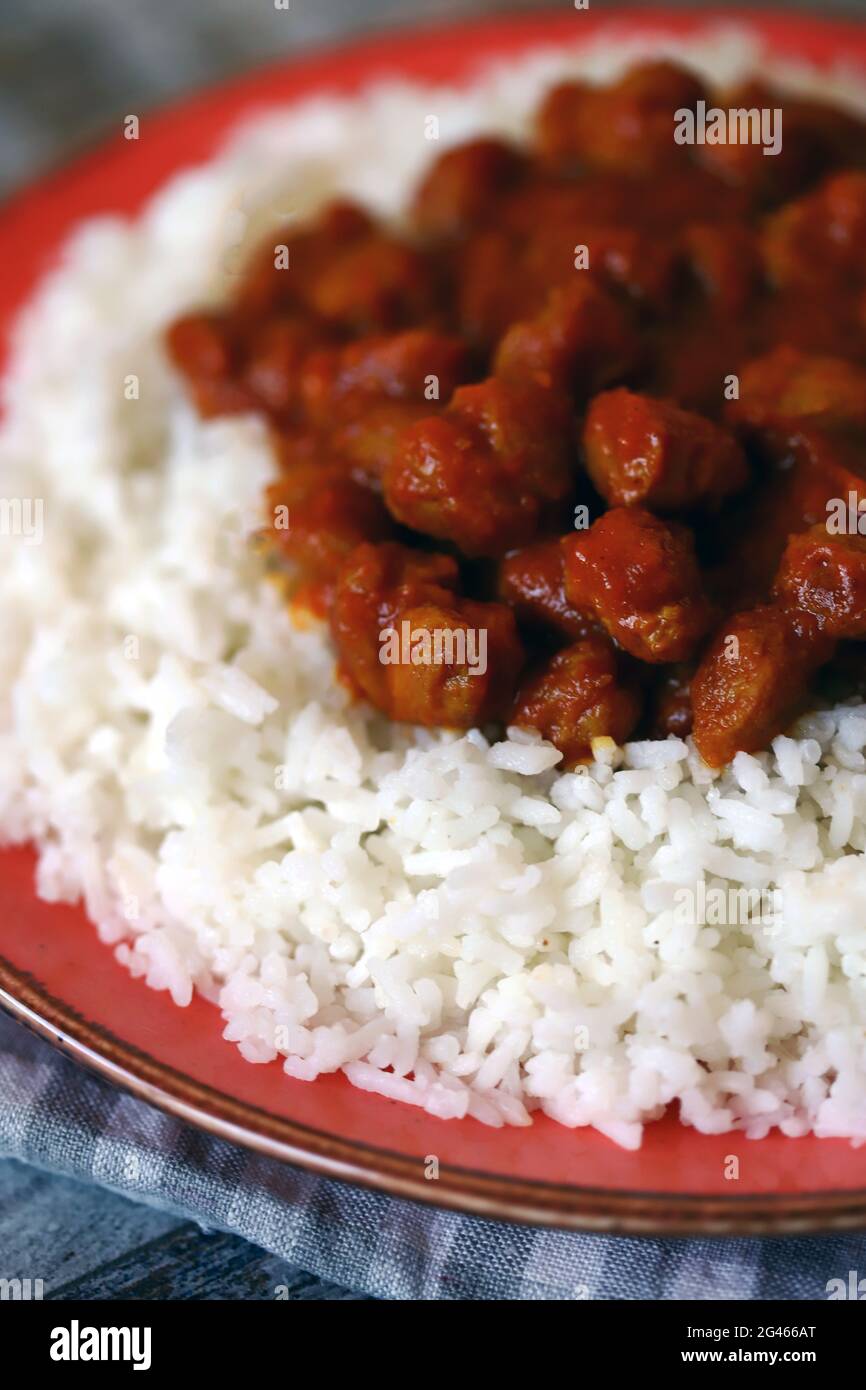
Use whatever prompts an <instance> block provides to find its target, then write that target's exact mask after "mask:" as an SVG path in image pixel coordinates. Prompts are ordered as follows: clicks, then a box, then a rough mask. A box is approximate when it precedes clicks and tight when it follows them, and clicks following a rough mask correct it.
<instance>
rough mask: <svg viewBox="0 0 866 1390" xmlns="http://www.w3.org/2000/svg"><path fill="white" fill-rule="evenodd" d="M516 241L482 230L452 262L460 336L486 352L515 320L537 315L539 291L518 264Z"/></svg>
mask: <svg viewBox="0 0 866 1390" xmlns="http://www.w3.org/2000/svg"><path fill="white" fill-rule="evenodd" d="M522 256H523V250H522V243H521V241H520V240H519V239H518V238H517V237H516V236H515V235H514V234H513V233H511V232H508V231H504V230H502V229H501V228H499V227H496V228H485V229H484V230H483V231H480V232H479V233H477V234H476V235H474V236H471V237H469V239H468V240H467V241H466V243H465V245H463V246H461V249H460V254H459V256H458V257H457V258H456V262H455V279H456V296H457V316H458V319H459V322H460V328H461V331H462V332H463V333H464V334H465V335H466V337H467V338H468V339H469V340H470V341H471V342H472V343H473V344H475V345H477V346H479V347H482V348H485V349H488V348H492V347H493V345H494V344H495V343H496V342H498V340H499V339H500V338H501V337H502V335H503V333H505V331H506V330H507V329H508V328H509V327H510V325H511V324H512V323H514V322H515V321H516V320H518V319H525V318H529V317H530V316H531V315H533V314H536V313H538V312H539V311H540V309H541V307H542V305H543V303H544V294H545V291H544V289H542V288H540V287H539V286H538V285H537V284H535V283H533V280H532V277H531V276H530V274H529V272H528V270H527V268H526V266H525V265H524V264H523V259H522Z"/></svg>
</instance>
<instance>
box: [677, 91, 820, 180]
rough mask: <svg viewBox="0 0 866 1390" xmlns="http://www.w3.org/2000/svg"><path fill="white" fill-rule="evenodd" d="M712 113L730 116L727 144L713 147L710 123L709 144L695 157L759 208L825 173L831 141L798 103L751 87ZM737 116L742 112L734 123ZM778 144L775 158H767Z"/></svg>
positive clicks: (729, 95)
mask: <svg viewBox="0 0 866 1390" xmlns="http://www.w3.org/2000/svg"><path fill="white" fill-rule="evenodd" d="M710 109H711V110H722V111H723V112H724V113H725V118H726V119H725V132H726V134H727V139H725V140H723V141H719V142H718V143H715V142H713V143H711V139H710V138H709V137H711V136H712V135H713V134H714V131H713V128H712V124H711V122H710V123H708V129H707V135H708V138H707V140H706V141H705V142H704V143H702V144H699V145H696V146H695V150H694V153H695V155H696V157H697V158H699V159H700V161H701V162H702V164H703V165H704V166H705V167H706V168H708V169H710V170H712V172H713V173H714V174H715V175H716V176H717V177H718V178H719V179H720V180H724V181H725V182H726V183H728V184H730V185H732V186H733V187H736V188H742V189H745V190H746V191H747V192H748V194H749V197H750V201H751V203H752V205H753V207H756V208H758V207H762V206H767V205H772V204H774V203H777V202H778V201H779V199H781V198H787V197H791V196H792V195H793V194H795V193H797V192H799V190H800V189H801V188H803V186H804V185H805V184H806V183H808V182H809V181H810V180H813V179H814V178H816V177H817V176H818V175H819V174H820V173H821V171H822V168H823V167H824V161H825V158H826V153H827V142H826V140H825V139H824V137H823V135H822V133H821V131H820V130H819V128H818V126H817V125H816V124H815V123H813V122H811V121H810V120H809V119H808V113H807V110H806V108H805V107H803V106H801V105H800V104H799V103H798V102H796V101H793V100H790V99H788V98H787V97H784V96H782V95H781V94H780V93H779V92H776V91H773V90H772V89H771V88H768V87H766V86H764V84H763V83H760V82H750V83H747V84H744V85H741V86H739V87H737V88H735V89H733V90H731V91H727V92H720V93H718V94H717V96H716V97H715V98H714V100H713V102H712V104H711V108H710ZM731 111H734V112H736V116H735V118H734V120H733V122H732V121H731V118H730V116H729V113H730V112H731ZM776 112H780V113H781V114H780V115H778V116H777V115H776V114H775V113H776ZM708 116H709V112H708ZM774 145H777V146H778V148H776V152H775V153H774V154H770V155H767V154H765V153H764V150H765V149H766V148H774Z"/></svg>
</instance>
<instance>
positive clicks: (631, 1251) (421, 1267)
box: [0, 1015, 866, 1300]
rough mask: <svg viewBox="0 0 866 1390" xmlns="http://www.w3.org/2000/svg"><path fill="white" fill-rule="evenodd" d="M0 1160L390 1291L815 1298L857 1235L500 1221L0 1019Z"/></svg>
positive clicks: (850, 1259)
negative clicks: (139, 1090)
mask: <svg viewBox="0 0 866 1390" xmlns="http://www.w3.org/2000/svg"><path fill="white" fill-rule="evenodd" d="M0 1156H2V1157H10V1158H18V1159H21V1160H23V1161H24V1162H27V1163H33V1164H36V1165H37V1166H38V1167H40V1168H45V1169H49V1170H50V1171H51V1172H54V1173H62V1174H63V1175H65V1176H67V1177H72V1178H78V1179H81V1180H83V1181H89V1182H96V1183H99V1184H101V1185H102V1186H103V1187H107V1188H110V1189H111V1190H112V1191H114V1192H118V1193H121V1194H122V1195H123V1196H125V1197H129V1198H132V1199H133V1200H137V1201H141V1202H146V1203H147V1204H149V1205H151V1206H156V1207H160V1208H163V1209H165V1210H167V1211H170V1212H173V1213H175V1214H177V1215H180V1216H184V1217H187V1218H191V1219H193V1220H195V1221H198V1222H199V1223H200V1224H202V1225H204V1226H206V1227H210V1228H217V1229H220V1230H224V1231H231V1232H234V1233H235V1234H237V1235H240V1236H244V1237H245V1238H246V1239H247V1240H249V1241H252V1242H253V1243H254V1244H256V1245H259V1246H262V1247H263V1248H264V1249H265V1250H269V1251H271V1252H272V1253H273V1254H275V1255H278V1256H281V1257H282V1258H283V1259H285V1260H287V1261H289V1262H290V1263H291V1264H294V1265H299V1266H300V1267H301V1268H302V1269H305V1270H308V1271H309V1272H310V1273H312V1274H316V1275H318V1276H319V1278H321V1279H324V1280H328V1281H330V1282H333V1283H337V1284H342V1285H344V1286H345V1287H347V1288H349V1289H351V1290H353V1291H355V1292H358V1293H366V1294H373V1295H376V1296H378V1297H381V1298H393V1299H460V1300H463V1299H469V1300H472V1299H480V1300H495V1299H542V1300H567V1299H585V1298H593V1299H720V1298H736V1299H825V1298H826V1297H827V1293H826V1285H827V1281H828V1280H829V1279H832V1278H842V1279H847V1277H848V1271H849V1270H852V1269H853V1270H860V1271H862V1272H863V1273H864V1274H866V1239H863V1238H862V1237H854V1236H852V1237H845V1236H835V1237H820V1238H812V1239H791V1240H728V1241H705V1240H650V1239H627V1238H625V1237H610V1236H591V1235H574V1234H571V1233H567V1232H563V1231H544V1230H534V1229H531V1228H529V1227H521V1226H506V1225H503V1224H500V1223H499V1222H494V1221H482V1220H479V1219H477V1218H475V1217H469V1216H459V1215H456V1214H454V1213H451V1212H444V1211H439V1210H437V1209H435V1208H433V1207H422V1206H417V1205H415V1204H414V1203H411V1202H403V1201H397V1200H395V1199H392V1198H390V1197H385V1196H382V1195H380V1194H378V1193H374V1192H367V1191H363V1190H361V1189H358V1188H354V1187H349V1186H348V1185H346V1184H343V1183H338V1182H332V1181H330V1180H328V1179H325V1178H319V1177H314V1176H312V1175H311V1174H308V1173H303V1172H300V1171H298V1170H297V1169H294V1168H289V1167H287V1166H286V1165H285V1164H281V1163H277V1162H276V1161H274V1160H273V1159H267V1158H262V1157H260V1156H258V1155H256V1154H250V1153H247V1152H246V1151H245V1150H243V1149H239V1148H235V1147H234V1146H233V1145H231V1144H227V1143H225V1142H224V1141H223V1140H220V1139H213V1138H210V1137H209V1136H207V1135H204V1134H201V1133H199V1132H198V1131H197V1130H194V1129H191V1128H189V1127H188V1126H186V1125H184V1124H182V1123H181V1122H180V1121H178V1120H175V1119H173V1118H171V1117H170V1116H167V1115H163V1114H161V1113H160V1112H159V1111H158V1110H154V1109H151V1107H150V1106H148V1105H145V1104H143V1103H142V1102H141V1101H138V1100H133V1099H132V1098H131V1097H129V1096H126V1095H124V1094H123V1093H122V1092H120V1091H118V1090H115V1089H114V1088H113V1087H112V1086H110V1085H108V1083H107V1082H104V1081H102V1080H99V1079H98V1078H96V1077H93V1076H90V1075H88V1074H87V1073H86V1072H84V1071H83V1070H81V1069H80V1068H78V1067H77V1066H75V1065H74V1064H73V1063H71V1062H69V1061H67V1060H66V1058H64V1057H62V1056H61V1055H60V1054H59V1053H57V1052H55V1051H54V1050H53V1049H52V1048H50V1047H49V1046H48V1044H47V1043H44V1042H42V1041H41V1040H40V1039H38V1038H36V1037H34V1036H33V1035H31V1034H30V1033H28V1032H27V1031H26V1030H25V1029H24V1028H22V1027H21V1026H20V1025H19V1024H17V1023H14V1022H13V1021H12V1020H11V1019H8V1018H6V1017H4V1016H3V1015H0Z"/></svg>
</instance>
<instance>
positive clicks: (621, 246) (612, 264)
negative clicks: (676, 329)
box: [521, 215, 680, 311]
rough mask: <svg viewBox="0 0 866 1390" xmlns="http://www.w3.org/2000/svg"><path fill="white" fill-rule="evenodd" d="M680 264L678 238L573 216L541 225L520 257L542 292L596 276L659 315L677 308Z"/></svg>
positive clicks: (533, 230) (525, 269)
mask: <svg viewBox="0 0 866 1390" xmlns="http://www.w3.org/2000/svg"><path fill="white" fill-rule="evenodd" d="M679 263H680V252H679V248H678V246H677V245H676V242H675V241H674V240H673V239H671V240H665V239H663V238H660V237H659V236H658V234H657V233H656V232H654V231H652V230H649V229H647V228H645V227H636V226H633V225H631V224H630V223H628V222H626V221H623V222H602V221H600V220H599V217H598V216H597V215H593V216H591V217H589V218H584V219H582V220H581V221H579V222H575V221H574V220H573V219H572V218H571V217H566V218H565V219H563V220H557V219H556V218H555V217H551V218H550V219H548V220H546V221H543V222H540V223H539V224H538V225H537V226H536V227H534V228H533V229H532V232H531V234H530V235H529V236H528V238H527V240H526V243H525V246H524V247H523V249H522V252H521V264H522V268H523V273H524V274H525V275H527V276H528V278H529V282H530V283H531V284H532V285H535V286H537V287H538V291H539V293H544V292H545V291H546V290H549V289H550V288H551V287H556V286H557V285H561V284H563V283H567V282H568V281H570V280H573V279H574V277H575V276H577V277H580V278H588V277H591V278H592V279H593V280H594V281H596V283H598V284H600V285H602V286H603V287H608V288H611V289H613V290H620V291H623V292H624V293H625V294H627V295H629V297H630V298H631V299H633V300H635V302H636V303H637V304H638V305H642V306H643V305H645V306H647V307H648V308H650V309H651V310H655V311H663V310H664V309H666V308H668V307H669V306H670V304H671V303H672V301H673V298H674V295H675V291H676V288H677V280H678V270H679Z"/></svg>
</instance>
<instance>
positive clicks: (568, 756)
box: [509, 634, 640, 768]
mask: <svg viewBox="0 0 866 1390" xmlns="http://www.w3.org/2000/svg"><path fill="white" fill-rule="evenodd" d="M639 717H640V698H639V696H638V695H637V694H636V692H635V691H634V690H633V689H631V688H630V687H629V686H628V685H626V684H624V683H623V681H622V679H621V676H620V674H619V671H618V667H617V656H616V651H615V649H614V647H613V644H612V643H611V641H610V639H609V638H607V637H605V636H604V635H603V634H595V635H593V636H588V637H585V638H584V639H583V640H582V641H580V642H575V643H574V644H573V645H572V646H569V647H565V648H564V649H563V650H562V651H560V652H557V653H556V655H555V656H553V657H551V658H550V660H549V661H548V662H547V663H546V664H545V665H544V666H543V667H542V668H541V670H540V671H537V672H535V673H534V674H533V675H531V676H530V677H529V679H527V680H526V681H525V682H524V684H523V685H522V686H521V688H520V690H519V692H518V694H517V697H516V700H515V703H514V708H513V709H512V711H511V716H510V719H509V723H511V724H517V725H520V726H522V727H523V728H528V729H537V730H538V732H539V733H541V734H543V736H544V737H545V738H546V739H549V740H550V742H551V743H553V744H555V746H556V747H557V748H558V749H559V750H560V752H561V753H562V754H563V757H564V763H563V766H564V767H566V768H568V767H574V766H575V764H577V763H579V762H581V761H584V760H586V759H588V758H589V757H590V756H591V754H592V740H593V739H594V738H602V737H607V738H612V739H613V740H614V741H615V742H616V743H618V744H619V743H624V742H625V740H626V739H627V738H628V736H629V734H630V733H631V732H632V730H633V729H634V727H635V725H636V723H637V721H638V718H639Z"/></svg>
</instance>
